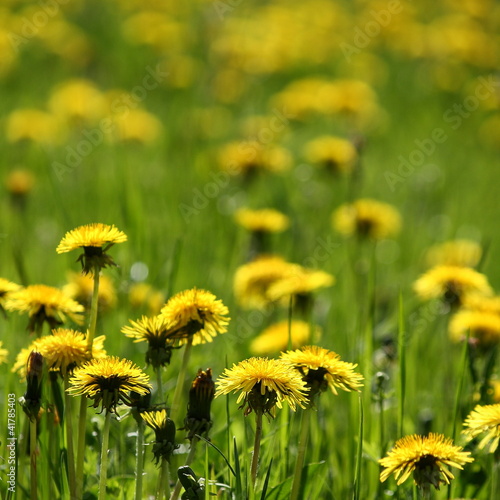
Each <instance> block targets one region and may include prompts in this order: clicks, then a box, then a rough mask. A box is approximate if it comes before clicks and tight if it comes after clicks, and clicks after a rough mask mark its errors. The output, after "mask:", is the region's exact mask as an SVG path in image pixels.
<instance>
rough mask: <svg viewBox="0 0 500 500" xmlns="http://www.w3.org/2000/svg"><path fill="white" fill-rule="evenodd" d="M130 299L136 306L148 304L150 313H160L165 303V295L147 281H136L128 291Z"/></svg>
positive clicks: (131, 303)
mask: <svg viewBox="0 0 500 500" xmlns="http://www.w3.org/2000/svg"><path fill="white" fill-rule="evenodd" d="M128 300H129V302H130V305H131V306H132V307H134V308H138V307H142V306H146V307H147V308H148V311H149V313H150V315H152V316H155V315H157V314H159V312H160V311H161V308H162V307H163V305H164V304H165V296H164V295H163V293H162V292H161V291H160V290H156V289H155V288H153V287H152V286H151V285H149V284H147V283H134V284H133V285H131V287H130V289H129V291H128Z"/></svg>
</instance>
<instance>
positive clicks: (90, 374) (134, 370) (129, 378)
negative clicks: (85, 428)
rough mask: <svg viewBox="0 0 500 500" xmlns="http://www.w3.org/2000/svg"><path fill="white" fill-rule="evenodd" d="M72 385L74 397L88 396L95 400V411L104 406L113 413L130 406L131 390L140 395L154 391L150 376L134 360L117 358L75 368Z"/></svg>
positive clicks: (90, 362) (102, 359) (104, 359)
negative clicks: (119, 407) (121, 405)
mask: <svg viewBox="0 0 500 500" xmlns="http://www.w3.org/2000/svg"><path fill="white" fill-rule="evenodd" d="M69 382H70V384H71V387H70V388H69V389H68V392H69V393H70V394H71V395H72V396H83V395H85V396H87V397H88V398H89V399H93V400H94V404H93V407H94V408H98V407H99V405H102V410H104V409H106V411H110V412H115V411H116V406H117V405H118V404H120V403H123V404H126V405H129V406H130V405H131V403H132V402H131V399H130V395H129V392H130V391H133V392H134V393H137V394H138V395H141V396H144V395H146V394H147V393H149V392H151V384H150V383H149V377H148V375H146V374H145V373H144V372H143V371H142V370H141V369H140V368H138V367H137V366H136V365H134V363H132V361H130V360H128V359H121V358H118V357H116V356H110V357H105V358H100V359H92V360H90V361H88V362H87V363H85V364H84V365H82V366H80V367H79V368H76V369H75V371H74V372H73V376H72V377H71V378H70V381H69ZM102 410H101V411H102Z"/></svg>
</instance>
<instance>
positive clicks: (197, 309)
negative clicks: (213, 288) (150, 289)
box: [160, 288, 230, 345]
mask: <svg viewBox="0 0 500 500" xmlns="http://www.w3.org/2000/svg"><path fill="white" fill-rule="evenodd" d="M228 314H229V310H228V308H227V307H226V306H225V305H224V304H223V303H222V301H221V300H218V299H217V298H216V297H215V295H214V294H212V293H210V292H207V291H205V290H198V289H197V288H193V289H191V290H185V291H183V292H180V293H178V294H176V295H174V296H173V297H171V298H170V299H169V300H168V301H167V303H166V304H165V306H164V307H163V308H162V310H161V313H160V316H161V317H162V318H163V319H164V320H165V321H166V323H167V325H168V329H169V336H170V337H171V338H176V339H177V340H178V341H179V343H180V344H185V343H187V342H188V340H189V339H192V341H193V345H197V344H203V343H205V342H212V338H213V337H215V336H216V335H217V334H220V333H224V332H226V331H227V325H228V323H229V319H230V318H228V316H227V315H228Z"/></svg>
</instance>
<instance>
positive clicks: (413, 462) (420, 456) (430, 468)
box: [379, 432, 474, 489]
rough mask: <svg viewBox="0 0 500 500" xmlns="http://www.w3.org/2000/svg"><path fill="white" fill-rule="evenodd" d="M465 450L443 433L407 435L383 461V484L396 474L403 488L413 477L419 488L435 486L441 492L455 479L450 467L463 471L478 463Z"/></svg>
mask: <svg viewBox="0 0 500 500" xmlns="http://www.w3.org/2000/svg"><path fill="white" fill-rule="evenodd" d="M462 450H463V448H461V447H460V446H455V445H453V442H452V440H451V439H450V438H445V437H444V436H443V435H442V434H435V433H432V432H431V433H430V434H429V435H428V436H418V435H416V434H413V435H411V436H405V437H403V438H401V439H399V440H398V441H396V443H395V445H394V447H393V448H392V450H390V451H389V452H388V453H387V456H385V457H384V458H382V459H380V460H379V463H380V465H382V467H384V470H383V471H382V472H381V473H380V481H382V482H384V481H385V480H386V479H387V478H388V477H389V476H390V475H391V474H394V477H395V479H396V481H397V484H398V485H400V484H402V483H404V482H405V481H406V480H407V479H408V478H409V477H410V475H411V474H413V480H414V481H415V484H416V485H417V486H419V487H422V488H427V487H428V486H429V485H431V484H432V485H433V486H434V487H435V488H436V489H439V486H440V484H441V483H444V484H450V481H451V480H452V479H454V477H455V476H453V474H452V473H451V471H450V470H449V469H448V468H447V467H446V466H450V467H456V468H458V469H462V468H463V467H462V465H464V464H465V463H467V462H473V461H474V459H473V458H472V457H470V456H469V455H470V452H468V451H462Z"/></svg>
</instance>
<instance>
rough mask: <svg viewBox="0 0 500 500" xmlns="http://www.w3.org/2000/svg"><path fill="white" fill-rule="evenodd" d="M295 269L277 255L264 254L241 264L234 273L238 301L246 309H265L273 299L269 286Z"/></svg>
mask: <svg viewBox="0 0 500 500" xmlns="http://www.w3.org/2000/svg"><path fill="white" fill-rule="evenodd" d="M291 269H295V265H294V264H290V263H289V262H287V261H285V260H284V259H283V258H282V257H279V256H277V255H263V256H261V257H258V258H256V259H255V260H253V261H251V262H249V263H248V264H244V265H242V266H240V267H239V268H238V269H237V270H236V273H235V275H234V280H233V288H234V294H235V295H236V299H237V301H238V303H239V304H240V305H241V306H242V307H244V308H245V309H253V308H255V309H264V308H265V307H266V306H268V305H269V304H270V303H271V302H272V300H271V298H270V297H269V295H268V291H269V287H270V286H271V285H272V284H273V283H275V282H276V281H278V280H279V279H281V278H284V277H285V276H288V275H289V274H290V270H291Z"/></svg>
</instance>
